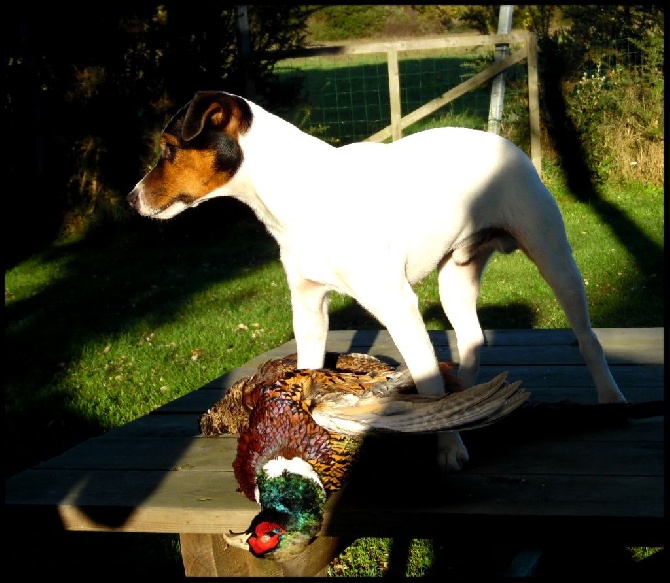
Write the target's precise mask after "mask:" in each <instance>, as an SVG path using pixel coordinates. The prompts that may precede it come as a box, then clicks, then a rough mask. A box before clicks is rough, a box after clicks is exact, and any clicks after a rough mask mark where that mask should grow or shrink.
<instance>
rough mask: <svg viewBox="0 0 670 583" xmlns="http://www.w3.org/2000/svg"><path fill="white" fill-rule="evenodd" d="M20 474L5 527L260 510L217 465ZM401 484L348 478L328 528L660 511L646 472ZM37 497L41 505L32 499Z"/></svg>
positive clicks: (655, 514) (163, 526)
mask: <svg viewBox="0 0 670 583" xmlns="http://www.w3.org/2000/svg"><path fill="white" fill-rule="evenodd" d="M27 474H28V475H29V476H30V479H27V478H26V476H25V475H23V474H22V475H19V476H17V477H16V478H14V479H11V480H9V481H8V490H7V494H9V498H10V500H11V503H10V504H6V520H7V522H6V524H7V525H11V526H12V527H14V526H16V525H17V523H24V524H25V520H26V519H28V518H30V517H31V512H30V511H31V509H32V510H33V511H35V510H37V511H39V510H41V513H40V514H39V515H43V514H44V510H43V508H44V507H46V508H57V509H58V513H59V516H60V520H61V521H62V524H63V526H64V527H65V528H66V529H68V530H92V531H126V532H175V533H178V532H191V533H216V532H218V533H221V532H227V531H228V529H230V530H233V531H236V532H239V531H240V530H244V529H246V528H247V526H248V525H249V523H250V522H251V519H252V518H253V516H254V515H255V513H256V512H257V511H258V507H257V505H256V504H255V503H253V502H251V501H249V500H247V499H246V498H245V497H244V496H242V495H241V494H240V493H239V492H235V491H234V485H235V484H234V482H233V481H232V480H231V479H230V474H226V473H223V472H222V473H221V474H217V475H214V474H213V473H211V472H153V474H154V475H153V476H152V475H151V473H150V472H129V471H122V472H119V471H109V472H97V473H95V472H93V473H92V472H87V471H73V472H65V471H59V470H43V471H38V470H31V471H29V472H27ZM37 474H39V475H37ZM398 477H400V476H398ZM37 478H39V479H37ZM215 478H216V479H215ZM406 479H407V477H406V476H405V480H406ZM401 483H402V480H399V481H398V483H393V482H388V481H386V482H384V488H381V489H380V488H370V487H369V481H368V485H367V487H365V486H364V485H361V484H358V485H354V483H353V482H352V483H351V484H349V485H348V486H347V487H345V488H344V490H343V491H341V492H340V493H337V494H336V495H335V496H334V497H333V499H332V500H331V502H329V504H328V509H327V513H326V514H327V521H326V523H327V524H328V525H329V526H328V527H327V529H326V531H325V532H326V533H327V534H329V535H332V536H341V535H344V536H379V535H382V536H388V535H390V534H391V533H394V532H397V530H398V529H399V528H403V527H406V530H405V533H407V532H412V536H414V537H422V536H431V535H435V534H437V533H439V530H440V528H443V526H444V524H452V523H453V524H456V523H458V522H459V517H461V519H462V520H463V521H466V518H465V517H469V516H482V517H483V516H488V517H490V518H491V524H492V527H493V526H495V525H497V526H500V523H499V522H498V521H496V517H498V518H499V519H503V520H504V521H505V522H509V517H510V516H515V517H519V518H520V519H521V518H523V517H526V518H540V517H551V516H557V517H566V518H567V517H572V518H582V519H584V520H593V519H594V518H597V517H602V518H603V519H613V518H617V519H626V518H630V519H636V520H641V521H648V522H651V523H653V522H654V521H656V520H662V518H663V500H664V486H663V480H662V479H659V478H658V477H653V476H652V477H649V476H616V475H614V476H613V475H590V474H589V475H572V474H565V475H563V474H561V475H559V474H555V475H552V474H523V475H519V474H488V475H485V474H481V473H467V472H463V473H458V474H454V475H450V476H448V477H447V478H445V479H443V480H422V481H421V485H420V486H419V485H418V484H417V483H416V481H415V480H414V482H413V483H414V488H413V489H412V490H407V483H404V484H403V486H402V487H400V484H401ZM119 492H123V497H122V499H121V500H119ZM413 492H416V493H420V495H419V496H417V495H412V494H411V493H413ZM641 492H644V496H641V495H640V493H641ZM131 493H132V495H131ZM36 498H37V499H39V500H41V501H42V502H41V503H40V504H36V502H35V499H36ZM652 526H653V525H652ZM543 528H545V527H543ZM382 533H385V534H382Z"/></svg>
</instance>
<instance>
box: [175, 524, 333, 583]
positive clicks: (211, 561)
mask: <svg viewBox="0 0 670 583" xmlns="http://www.w3.org/2000/svg"><path fill="white" fill-rule="evenodd" d="M180 543H181V548H182V557H183V559H184V570H185V575H186V576H187V577H304V576H310V575H312V576H313V575H314V574H315V573H319V572H320V571H321V570H322V569H324V568H325V567H327V566H328V563H329V562H330V561H331V560H332V559H333V558H335V557H336V556H337V555H338V554H339V553H340V552H341V551H342V550H343V548H344V545H343V544H342V543H341V542H340V539H339V538H337V537H328V536H321V537H319V538H318V539H317V540H316V541H314V542H313V543H312V544H311V545H310V546H309V547H308V549H306V550H305V551H303V553H301V554H300V555H299V556H298V557H295V558H294V559H291V560H290V561H286V562H284V563H278V562H276V561H266V560H263V559H257V558H255V557H254V556H253V555H251V554H250V553H248V552H246V551H243V550H242V549H238V548H235V547H229V546H228V545H227V544H226V542H225V540H224V539H223V536H222V535H220V534H188V533H184V534H181V535H180Z"/></svg>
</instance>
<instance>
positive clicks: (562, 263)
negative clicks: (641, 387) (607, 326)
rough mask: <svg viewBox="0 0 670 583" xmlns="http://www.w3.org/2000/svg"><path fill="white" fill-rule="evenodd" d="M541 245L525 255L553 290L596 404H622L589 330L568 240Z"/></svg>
mask: <svg viewBox="0 0 670 583" xmlns="http://www.w3.org/2000/svg"><path fill="white" fill-rule="evenodd" d="M544 245H547V247H544V246H543V247H541V248H540V251H538V248H537V247H534V248H533V249H534V251H533V252H527V254H528V255H529V257H530V258H531V259H532V260H533V261H534V262H535V264H536V265H537V267H538V269H539V271H540V273H541V274H542V277H544V279H545V280H546V281H547V283H548V284H549V286H550V287H551V289H552V290H553V292H554V294H555V295H556V299H557V300H558V302H559V304H560V305H561V307H562V308H563V311H564V312H565V315H566V317H567V319H568V322H570V326H571V327H572V329H573V331H574V333H575V336H576V337H577V341H578V343H579V351H580V352H581V354H582V356H583V357H584V361H585V362H586V365H587V367H588V369H589V372H590V373H591V376H592V378H593V382H594V384H595V386H596V390H597V392H598V402H599V403H620V402H625V401H626V398H625V397H624V396H623V394H622V393H621V391H620V390H619V387H618V386H617V384H616V381H615V380H614V378H613V377H612V373H611V371H610V368H609V366H608V364H607V361H606V359H605V354H604V351H603V348H602V345H601V344H600V341H599V340H598V338H597V336H596V334H595V332H594V331H593V328H592V327H591V320H590V316H589V308H588V302H587V298H586V290H585V288H584V280H583V277H582V274H581V272H580V270H579V268H578V267H577V264H576V263H575V260H574V258H573V256H572V250H571V248H570V245H569V243H568V242H567V239H565V240H562V238H560V239H559V241H557V242H556V244H555V245H548V244H547V241H546V240H545V242H544ZM545 249H547V250H548V249H551V252H545Z"/></svg>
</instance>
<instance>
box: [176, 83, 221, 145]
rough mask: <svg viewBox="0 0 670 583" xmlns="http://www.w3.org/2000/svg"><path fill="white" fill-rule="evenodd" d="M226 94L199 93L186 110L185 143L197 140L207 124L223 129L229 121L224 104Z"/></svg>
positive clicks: (183, 131) (183, 134)
mask: <svg viewBox="0 0 670 583" xmlns="http://www.w3.org/2000/svg"><path fill="white" fill-rule="evenodd" d="M223 97H225V94H223V93H219V92H218V91H198V92H197V93H196V94H195V97H193V99H192V100H191V103H190V104H189V106H188V109H187V110H186V115H185V116H184V125H183V126H182V130H181V137H182V138H183V139H184V140H185V141H187V142H188V141H189V140H192V139H193V138H195V137H196V136H197V135H198V134H199V133H200V132H201V131H202V130H203V128H204V127H205V124H206V123H210V124H212V125H213V126H214V127H219V128H221V127H223V126H224V125H225V123H226V121H227V119H226V110H225V108H224V106H223V104H222V101H223V100H222V98H223Z"/></svg>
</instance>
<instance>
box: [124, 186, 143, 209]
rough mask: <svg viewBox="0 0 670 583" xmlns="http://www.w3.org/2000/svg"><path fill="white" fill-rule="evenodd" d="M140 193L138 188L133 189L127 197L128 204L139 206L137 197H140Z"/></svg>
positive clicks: (134, 206)
mask: <svg viewBox="0 0 670 583" xmlns="http://www.w3.org/2000/svg"><path fill="white" fill-rule="evenodd" d="M139 196H140V193H139V192H137V188H135V189H133V190H132V192H131V193H130V194H129V195H128V196H127V197H126V200H127V201H128V204H129V205H130V206H131V207H133V208H134V209H136V208H137V199H138V198H139Z"/></svg>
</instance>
